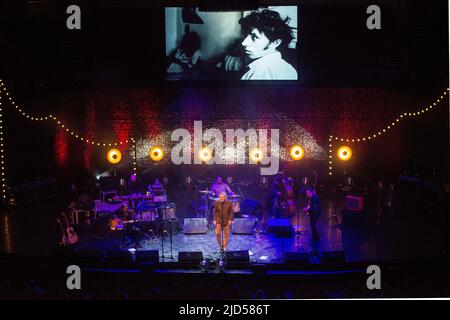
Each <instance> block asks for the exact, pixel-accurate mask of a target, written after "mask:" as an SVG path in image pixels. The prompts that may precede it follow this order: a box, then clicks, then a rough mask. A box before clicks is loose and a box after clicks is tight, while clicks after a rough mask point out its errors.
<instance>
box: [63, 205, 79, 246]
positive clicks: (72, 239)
mask: <svg viewBox="0 0 450 320" xmlns="http://www.w3.org/2000/svg"><path fill="white" fill-rule="evenodd" d="M62 215H63V216H64V219H65V220H66V226H67V227H66V234H67V242H69V244H75V243H77V242H78V236H77V234H76V232H75V230H73V228H72V226H71V225H70V224H69V221H68V220H67V216H66V213H65V212H63V213H62Z"/></svg>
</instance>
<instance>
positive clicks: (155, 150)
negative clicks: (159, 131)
mask: <svg viewBox="0 0 450 320" xmlns="http://www.w3.org/2000/svg"><path fill="white" fill-rule="evenodd" d="M150 158H151V159H152V160H153V161H161V160H162V159H163V158H164V151H163V149H162V148H161V147H152V148H151V149H150Z"/></svg>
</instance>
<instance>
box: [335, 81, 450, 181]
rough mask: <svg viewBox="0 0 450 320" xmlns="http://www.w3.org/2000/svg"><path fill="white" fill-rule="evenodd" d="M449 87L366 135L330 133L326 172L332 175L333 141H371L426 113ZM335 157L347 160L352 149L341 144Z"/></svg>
mask: <svg viewBox="0 0 450 320" xmlns="http://www.w3.org/2000/svg"><path fill="white" fill-rule="evenodd" d="M449 90H450V88H447V89H446V90H445V91H444V92H442V94H441V95H440V96H439V97H438V98H436V99H435V100H434V101H433V102H432V103H431V104H429V105H428V106H426V107H423V108H422V109H420V110H418V111H415V112H404V113H402V114H400V115H399V116H397V117H396V118H395V119H394V120H393V121H392V122H389V123H388V124H387V125H386V126H385V127H384V128H382V129H380V130H378V131H375V132H372V133H371V134H369V135H367V136H361V137H354V138H344V137H339V136H335V135H330V136H329V138H328V142H329V149H328V164H329V166H328V174H329V175H330V176H331V175H333V147H334V144H333V143H341V144H342V143H362V142H369V141H373V140H374V139H376V138H378V137H379V136H381V135H383V134H385V133H387V132H389V131H390V130H392V129H394V128H395V127H396V126H397V125H398V124H399V123H400V122H401V121H403V120H405V119H408V118H414V117H418V116H421V115H423V114H425V113H428V112H430V111H432V110H434V109H436V107H437V106H438V105H439V104H440V103H441V102H442V101H443V100H444V99H445V98H446V97H447V96H448V91H449ZM336 155H337V157H338V158H339V159H340V160H342V161H348V160H350V159H351V157H352V149H351V148H350V147H349V146H347V145H342V146H341V147H340V148H338V150H337V151H336Z"/></svg>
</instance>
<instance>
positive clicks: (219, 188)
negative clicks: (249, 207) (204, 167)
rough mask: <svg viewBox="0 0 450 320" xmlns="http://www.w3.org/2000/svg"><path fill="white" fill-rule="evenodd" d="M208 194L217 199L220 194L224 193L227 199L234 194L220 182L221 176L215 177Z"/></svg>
mask: <svg viewBox="0 0 450 320" xmlns="http://www.w3.org/2000/svg"><path fill="white" fill-rule="evenodd" d="M210 192H211V194H212V195H213V197H214V198H219V195H220V194H221V193H222V192H223V193H225V194H226V195H227V197H229V196H233V195H234V192H233V191H232V190H231V188H230V187H229V186H228V184H227V183H226V182H224V181H223V180H222V177H221V176H218V177H216V182H215V183H214V184H213V185H212V186H211V189H210Z"/></svg>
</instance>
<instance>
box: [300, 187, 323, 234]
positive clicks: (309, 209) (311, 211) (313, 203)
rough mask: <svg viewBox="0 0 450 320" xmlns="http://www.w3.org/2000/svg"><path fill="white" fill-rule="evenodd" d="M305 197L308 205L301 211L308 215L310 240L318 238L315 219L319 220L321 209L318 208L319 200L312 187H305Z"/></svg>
mask: <svg viewBox="0 0 450 320" xmlns="http://www.w3.org/2000/svg"><path fill="white" fill-rule="evenodd" d="M306 197H307V198H308V205H307V206H306V207H305V208H304V209H303V212H304V213H306V214H307V215H309V217H310V220H309V224H310V226H311V234H312V241H313V242H317V241H319V240H320V238H319V232H318V231H317V221H318V220H319V217H320V214H321V213H322V209H321V208H320V200H319V197H318V196H317V194H316V192H315V191H314V188H312V187H308V188H306Z"/></svg>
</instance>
